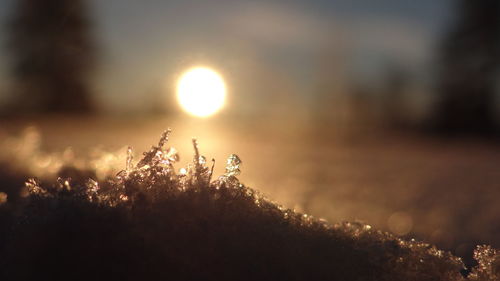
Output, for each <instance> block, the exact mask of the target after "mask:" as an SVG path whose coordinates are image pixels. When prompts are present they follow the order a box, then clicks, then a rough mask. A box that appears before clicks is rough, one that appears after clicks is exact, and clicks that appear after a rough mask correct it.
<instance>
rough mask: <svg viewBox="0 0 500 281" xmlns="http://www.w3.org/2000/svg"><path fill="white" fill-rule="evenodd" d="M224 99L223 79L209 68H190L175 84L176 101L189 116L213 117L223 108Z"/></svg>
mask: <svg viewBox="0 0 500 281" xmlns="http://www.w3.org/2000/svg"><path fill="white" fill-rule="evenodd" d="M225 99H226V84H225V83H224V79H222V76H221V75H219V74H218V73H217V72H216V71H214V70H212V69H210V68H207V67H194V68H191V69H189V70H187V71H186V72H184V74H182V75H181V77H180V78H179V81H178V83H177V100H178V101H179V104H180V105H181V107H182V108H183V109H184V110H185V111H187V112H188V113H189V114H191V115H194V116H197V117H207V116H210V115H213V114H214V113H216V112H217V111H219V110H220V109H221V108H222V107H223V106H224V103H225Z"/></svg>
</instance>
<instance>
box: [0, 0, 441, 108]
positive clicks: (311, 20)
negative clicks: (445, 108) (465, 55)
mask: <svg viewBox="0 0 500 281" xmlns="http://www.w3.org/2000/svg"><path fill="white" fill-rule="evenodd" d="M450 1H451V0H440V1H435V0H421V1H412V0H377V1H373V0H364V1H362V0H329V1H326V0H309V1H296V0H288V1H285V0H275V1H243V0H217V1H216V0H210V1H208V0H207V1H201V0H196V1H195V0H174V1H162V0H144V1H136V0H106V1H102V0H89V7H90V10H91V12H92V18H93V20H94V31H95V36H96V39H97V44H98V47H99V51H100V53H99V58H100V59H101V61H100V63H99V67H98V71H97V72H96V73H95V80H94V81H95V83H94V86H95V88H96V93H98V94H97V95H96V99H97V100H98V101H99V102H100V103H101V104H103V105H105V106H107V107H108V108H111V109H114V110H118V111H120V110H144V109H151V108H152V107H155V106H156V105H157V104H158V103H160V104H161V103H165V104H168V102H169V99H170V98H171V96H172V95H171V92H172V89H173V85H174V84H175V80H176V79H177V77H178V75H179V74H180V73H181V72H182V71H183V70H185V69H186V68H188V67H190V66H193V65H206V66H210V67H213V68H215V69H217V70H219V71H220V72H221V74H222V75H223V76H224V77H225V78H226V81H227V82H228V88H229V91H230V93H232V94H231V96H232V98H233V101H234V102H235V103H237V104H240V107H239V108H240V110H242V111H245V110H248V111H252V110H255V108H256V107H258V106H259V103H260V102H259V101H262V100H269V99H270V98H271V101H272V97H276V98H280V97H290V99H289V100H291V101H294V100H299V102H305V103H307V102H308V101H311V100H312V99H314V95H315V94H316V93H317V92H318V91H316V89H317V88H318V85H322V84H325V83H337V84H339V85H340V86H339V87H340V88H342V87H343V86H342V84H345V83H346V81H347V80H348V79H350V77H356V79H357V80H360V81H365V80H366V81H368V82H369V81H377V78H378V76H379V75H380V69H381V67H383V66H384V64H387V63H398V64H402V65H404V66H405V67H406V68H408V69H409V71H412V72H413V73H416V74H417V75H416V76H417V77H420V78H422V79H426V75H428V74H429V70H432V66H431V65H432V59H433V56H434V51H435V48H436V46H437V44H438V43H439V38H440V36H441V35H442V34H443V32H444V30H445V29H446V27H447V24H448V22H449V21H450V18H451V16H450V14H451V13H450V10H451V9H450V6H451V5H450ZM13 3H14V0H0V22H1V23H2V24H3V23H5V21H6V20H7V19H8V16H9V10H11V8H12V6H13V5H12V4H13ZM5 37H6V33H5V29H2V30H1V31H0V43H1V44H4V43H5V39H6V38H5ZM0 50H1V51H0V83H1V84H0V96H1V95H2V94H1V93H4V94H3V96H5V93H6V92H7V91H8V90H7V89H8V86H7V85H8V81H9V80H8V75H7V73H8V71H7V69H8V60H7V57H8V54H7V53H6V51H5V48H3V49H0ZM331 76H335V77H334V78H332V79H329V78H328V77H331ZM325 81H326V82H325ZM0 100H1V98H0ZM256 101H257V102H256Z"/></svg>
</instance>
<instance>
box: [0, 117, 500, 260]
mask: <svg viewBox="0 0 500 281" xmlns="http://www.w3.org/2000/svg"><path fill="white" fill-rule="evenodd" d="M29 126H35V127H36V128H37V129H38V130H39V132H40V133H41V137H42V149H43V150H44V151H48V152H51V151H61V150H63V149H65V148H66V147H68V146H71V147H72V148H73V150H74V152H75V154H76V157H75V158H84V157H87V155H89V152H92V151H94V150H95V147H96V146H100V147H101V148H103V149H104V150H108V151H120V152H124V151H125V147H126V146H127V145H131V146H132V147H133V148H134V151H135V152H136V153H139V152H142V151H145V150H147V149H148V148H149V147H150V146H151V144H154V143H155V142H156V140H157V139H158V136H159V134H160V133H161V132H162V131H163V130H164V129H165V128H167V127H170V128H172V129H173V134H172V137H171V142H170V144H171V145H172V146H174V147H176V148H177V149H178V150H179V151H180V152H181V156H186V155H187V156H189V157H186V158H184V159H181V163H187V162H188V161H190V160H191V158H190V155H192V149H191V138H192V137H197V138H198V140H199V143H200V149H201V153H202V154H203V155H205V156H206V157H207V158H208V159H211V158H215V159H216V161H217V162H216V163H217V164H216V169H215V170H216V174H221V173H222V171H223V167H224V161H225V159H226V158H227V156H228V155H229V154H231V153H237V154H238V155H239V156H240V157H241V159H242V160H243V165H242V174H241V176H240V179H241V181H242V182H243V183H245V184H246V185H247V186H250V187H253V188H255V189H257V190H259V191H261V192H262V193H264V194H265V195H267V196H268V197H269V198H270V199H272V200H275V201H277V202H279V203H280V204H283V205H285V206H287V207H290V208H294V209H296V210H298V211H301V212H305V213H308V214H311V215H313V216H315V217H321V218H325V219H327V220H329V221H330V222H338V221H343V220H349V221H353V220H361V221H364V222H366V223H369V224H371V225H372V226H374V227H376V228H378V229H383V230H389V231H392V232H394V233H396V234H400V235H406V236H407V237H417V238H419V239H424V240H426V241H428V242H431V243H434V244H436V245H437V246H438V247H440V248H442V249H445V250H450V251H452V253H454V254H456V255H457V256H461V257H465V258H466V260H469V258H470V256H471V254H472V249H473V248H474V247H475V245H476V244H483V243H486V244H491V245H492V246H494V247H496V248H499V247H500V223H499V221H500V203H499V200H500V199H499V198H500V145H498V144H495V143H493V142H485V141H478V140H458V141H457V140H454V141H451V140H449V139H448V140H446V139H432V138H425V137H421V136H414V135H403V134H394V135H388V134H375V133H359V132H353V131H351V132H349V133H345V131H343V130H340V129H333V128H332V127H331V126H319V125H314V124H312V123H311V122H305V121H303V122H300V121H290V122H278V121H272V120H254V121H252V122H249V121H240V120H233V121H227V120H226V121H222V120H217V119H213V120H194V119H163V118H148V119H131V118H128V119H127V118H125V119H122V120H120V119H116V118H114V119H110V118H89V119H64V118H47V119H43V120H38V121H32V120H14V121H12V120H11V121H5V120H3V121H0V134H2V139H3V140H4V141H5V140H6V139H8V138H9V137H10V136H19V135H21V134H22V131H23V130H24V129H25V128H27V127H29ZM342 131H343V132H342ZM90 154H91V153H90ZM124 165H125V163H124V162H123V166H122V167H117V169H122V168H124Z"/></svg>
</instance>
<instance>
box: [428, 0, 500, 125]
mask: <svg viewBox="0 0 500 281" xmlns="http://www.w3.org/2000/svg"><path fill="white" fill-rule="evenodd" d="M458 4H459V5H458V8H459V10H458V18H457V22H456V23H455V25H454V27H453V28H452V30H450V32H449V34H448V35H447V37H446V38H445V40H444V42H443V43H444V44H443V46H442V50H441V55H440V56H441V62H440V64H441V69H440V73H439V77H438V79H439V81H438V91H439V92H440V97H439V100H438V104H437V108H436V112H435V115H434V118H433V120H432V122H433V124H434V126H435V128H436V129H438V130H439V131H441V132H444V133H479V134H494V133H498V124H496V120H495V112H494V110H495V109H494V103H493V100H494V95H495V90H496V83H497V81H496V80H498V71H499V66H500V21H499V19H500V1H498V0H460V1H459V3H458Z"/></svg>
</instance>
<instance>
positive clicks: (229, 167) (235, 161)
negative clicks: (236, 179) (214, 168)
mask: <svg viewBox="0 0 500 281" xmlns="http://www.w3.org/2000/svg"><path fill="white" fill-rule="evenodd" d="M240 165H241V159H240V157H238V155H236V154H231V155H229V157H228V158H227V162H226V173H225V176H227V177H231V176H238V175H239V174H240V173H241V171H240Z"/></svg>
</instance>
